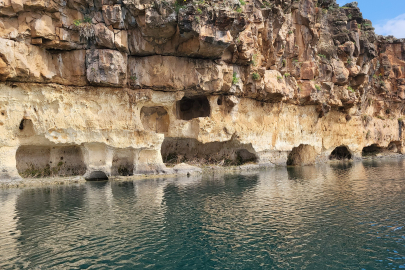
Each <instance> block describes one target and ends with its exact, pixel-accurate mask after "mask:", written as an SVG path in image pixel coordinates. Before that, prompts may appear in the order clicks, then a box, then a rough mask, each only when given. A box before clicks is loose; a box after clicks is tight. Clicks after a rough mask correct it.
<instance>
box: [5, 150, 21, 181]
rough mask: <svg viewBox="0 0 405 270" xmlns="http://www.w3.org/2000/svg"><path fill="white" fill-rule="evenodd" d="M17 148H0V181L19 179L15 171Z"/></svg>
mask: <svg viewBox="0 0 405 270" xmlns="http://www.w3.org/2000/svg"><path fill="white" fill-rule="evenodd" d="M17 149H18V146H3V147H0V180H10V179H12V180H16V179H21V176H20V175H19V174H18V171H17V160H16V153H17Z"/></svg>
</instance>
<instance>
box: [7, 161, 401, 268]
mask: <svg viewBox="0 0 405 270" xmlns="http://www.w3.org/2000/svg"><path fill="white" fill-rule="evenodd" d="M404 168H405V161H404V160H391V161H375V162H373V161H369V162H364V163H361V162H360V163H354V164H336V165H322V166H316V167H315V166H308V167H299V168H275V169H270V170H267V171H261V172H254V173H253V172H251V173H242V174H233V175H231V174H224V173H218V172H217V173H213V174H212V175H204V176H199V177H183V178H176V179H163V178H162V179H156V180H145V181H134V182H123V183H117V182H115V183H112V182H87V183H86V184H78V185H73V186H53V187H47V188H31V189H7V190H0V269H146V268H147V269H402V268H405V227H404V226H405V203H404V201H405V175H404Z"/></svg>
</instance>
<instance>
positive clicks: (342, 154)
mask: <svg viewBox="0 0 405 270" xmlns="http://www.w3.org/2000/svg"><path fill="white" fill-rule="evenodd" d="M329 159H330V160H333V159H337V160H344V159H352V154H351V153H350V151H349V149H348V148H347V147H346V146H344V145H342V146H339V147H336V148H335V150H333V151H332V153H331V154H330V156H329Z"/></svg>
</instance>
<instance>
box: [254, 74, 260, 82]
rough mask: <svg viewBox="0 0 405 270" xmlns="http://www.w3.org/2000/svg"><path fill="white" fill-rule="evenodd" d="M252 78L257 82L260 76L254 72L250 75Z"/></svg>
mask: <svg viewBox="0 0 405 270" xmlns="http://www.w3.org/2000/svg"><path fill="white" fill-rule="evenodd" d="M252 78H253V80H255V81H258V80H260V74H259V73H257V72H254V73H253V74H252Z"/></svg>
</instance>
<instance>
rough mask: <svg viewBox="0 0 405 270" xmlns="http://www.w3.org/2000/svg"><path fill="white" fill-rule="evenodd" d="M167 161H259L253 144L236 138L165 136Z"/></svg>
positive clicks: (164, 144) (164, 157)
mask: <svg viewBox="0 0 405 270" xmlns="http://www.w3.org/2000/svg"><path fill="white" fill-rule="evenodd" d="M161 153H162V158H163V161H164V162H165V163H172V164H175V163H181V162H187V163H194V164H218V165H227V166H231V165H241V164H245V163H249V162H257V160H258V158H257V155H256V152H255V150H254V149H253V147H252V145H251V144H241V143H239V142H237V141H235V140H232V139H231V140H229V141H226V142H211V143H205V144H203V143H201V142H199V141H197V140H196V139H189V138H165V140H164V141H163V143H162V148H161Z"/></svg>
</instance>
